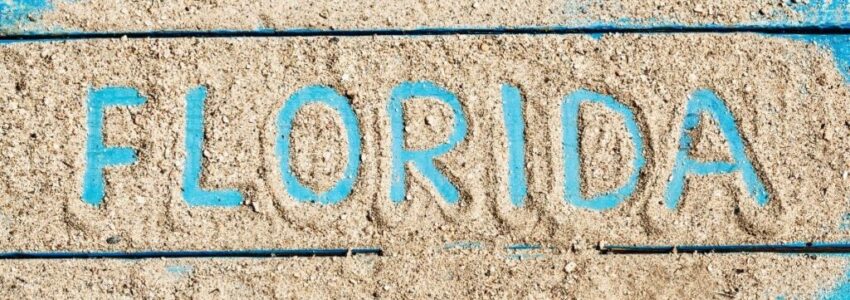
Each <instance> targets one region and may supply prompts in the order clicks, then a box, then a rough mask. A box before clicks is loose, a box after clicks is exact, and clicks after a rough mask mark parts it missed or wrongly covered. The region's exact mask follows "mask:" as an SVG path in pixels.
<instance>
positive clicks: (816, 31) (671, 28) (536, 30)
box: [0, 24, 850, 43]
mask: <svg viewBox="0 0 850 300" xmlns="http://www.w3.org/2000/svg"><path fill="white" fill-rule="evenodd" d="M612 33H623V34H628V33H759V34H802V35H845V34H850V24H848V25H834V26H832V25H831V26H777V25H732V26H724V25H662V26H656V25H646V26H617V25H597V26H580V27H567V26H525V27H450V28H439V27H436V28H416V29H391V28H388V29H288V30H272V29H258V30H197V31H193V30H173V31H168V30H166V31H128V32H31V33H16V34H5V35H4V34H0V43H9V42H25V41H57V40H59V41H62V40H88V39H119V38H129V39H145V38H240V37H243V38H251V37H358V36H445V35H537V34H612Z"/></svg>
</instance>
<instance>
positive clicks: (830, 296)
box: [821, 269, 850, 300]
mask: <svg viewBox="0 0 850 300" xmlns="http://www.w3.org/2000/svg"><path fill="white" fill-rule="evenodd" d="M840 280H841V281H840V283H839V284H838V286H836V287H835V289H833V290H832V291H829V293H827V294H824V295H823V296H822V297H821V299H824V300H848V299H850V269H848V270H846V271H845V274H844V276H843V277H842V278H841V279H840Z"/></svg>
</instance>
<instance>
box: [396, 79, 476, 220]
mask: <svg viewBox="0 0 850 300" xmlns="http://www.w3.org/2000/svg"><path fill="white" fill-rule="evenodd" d="M417 97H419V98H426V97H427V98H434V99H436V100H439V101H442V102H443V103H445V104H447V105H448V106H449V107H451V109H452V112H453V113H454V121H455V122H454V123H455V124H454V130H453V132H452V134H451V135H449V140H448V141H446V142H445V143H443V144H440V145H438V146H436V147H434V148H431V149H428V150H421V151H410V150H407V149H405V148H404V146H403V145H404V134H403V132H404V122H403V121H402V113H403V111H402V102H404V101H408V100H411V99H413V98H417ZM387 110H389V114H390V127H391V128H392V154H393V158H392V159H393V169H392V186H391V187H390V199H391V200H392V201H393V202H396V203H398V202H401V201H402V200H404V196H405V194H406V187H405V183H406V182H405V179H404V178H405V173H404V171H405V170H404V164H405V163H406V162H408V161H409V162H411V163H412V164H413V165H415V166H416V167H417V168H419V171H420V172H422V175H424V176H425V177H427V178H428V179H431V182H433V183H434V187H436V188H437V192H439V193H440V195H441V196H442V197H443V199H445V201H446V202H448V203H450V204H455V203H457V201H458V199H459V198H460V195H459V194H458V191H457V188H456V187H455V186H454V185H452V183H451V182H450V181H449V179H448V178H446V176H445V175H443V174H442V173H440V171H438V170H437V168H436V167H434V162H433V160H434V157H437V156H439V155H443V154H445V153H446V152H449V150H451V149H452V148H454V147H455V146H457V144H458V143H460V141H462V140H463V138H464V137H465V136H466V118H465V117H464V116H463V110H461V107H460V102H458V100H457V96H455V95H454V94H453V93H451V92H449V91H447V90H445V89H443V88H441V87H439V86H437V85H436V84H434V83H433V82H430V81H419V82H403V83H400V84H399V85H398V86H396V87H395V88H394V89H393V91H392V94H391V95H390V103H389V107H388V109H387Z"/></svg>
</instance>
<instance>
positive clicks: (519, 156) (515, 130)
mask: <svg viewBox="0 0 850 300" xmlns="http://www.w3.org/2000/svg"><path fill="white" fill-rule="evenodd" d="M523 104H524V101H523V99H522V95H521V94H520V91H519V89H518V88H516V87H514V86H510V85H507V84H503V85H502V111H503V113H504V117H505V131H506V133H507V137H508V192H509V194H510V197H511V204H513V205H514V206H517V207H519V206H523V204H525V196H526V194H527V193H528V183H527V179H526V175H525V121H524V120H523V117H522V116H523V109H522V107H523Z"/></svg>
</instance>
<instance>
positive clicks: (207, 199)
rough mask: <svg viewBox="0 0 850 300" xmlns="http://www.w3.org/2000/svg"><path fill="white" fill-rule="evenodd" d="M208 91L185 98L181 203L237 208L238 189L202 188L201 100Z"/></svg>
mask: <svg viewBox="0 0 850 300" xmlns="http://www.w3.org/2000/svg"><path fill="white" fill-rule="evenodd" d="M206 98H207V89H206V88H205V87H203V86H199V87H197V88H194V89H192V90H190V91H189V94H187V95H186V167H185V169H184V170H183V200H185V201H186V203H188V204H189V206H238V205H240V204H242V193H240V192H239V191H237V190H223V191H205V190H203V189H201V186H200V181H201V160H202V157H201V152H202V150H201V149H202V148H203V144H204V100H205V99H206Z"/></svg>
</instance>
